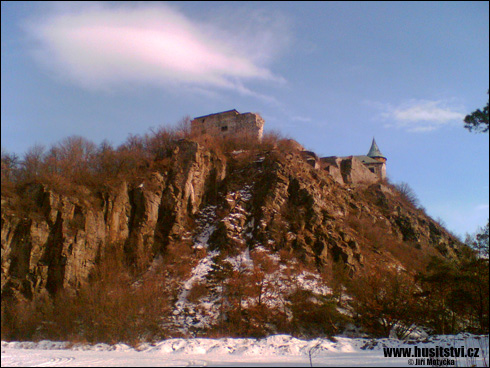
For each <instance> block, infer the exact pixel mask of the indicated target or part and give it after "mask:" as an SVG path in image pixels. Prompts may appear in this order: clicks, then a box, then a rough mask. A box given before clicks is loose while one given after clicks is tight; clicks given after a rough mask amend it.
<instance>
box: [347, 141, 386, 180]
mask: <svg viewBox="0 0 490 368" xmlns="http://www.w3.org/2000/svg"><path fill="white" fill-rule="evenodd" d="M354 157H355V158H357V159H358V160H360V161H361V162H362V163H363V164H364V166H366V167H367V168H368V169H369V171H371V172H372V173H373V174H376V176H378V178H380V179H385V178H386V160H387V158H386V157H385V156H383V154H382V153H381V151H380V150H379V147H378V145H377V144H376V141H375V140H374V138H373V143H371V148H370V149H369V152H368V154H367V155H366V156H364V155H362V156H354Z"/></svg>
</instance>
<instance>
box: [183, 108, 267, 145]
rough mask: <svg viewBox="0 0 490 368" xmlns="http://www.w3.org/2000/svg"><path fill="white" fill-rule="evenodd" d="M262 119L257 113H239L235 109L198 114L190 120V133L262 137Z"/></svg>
mask: <svg viewBox="0 0 490 368" xmlns="http://www.w3.org/2000/svg"><path fill="white" fill-rule="evenodd" d="M263 132H264V119H262V117H261V116H260V115H259V114H254V113H250V112H246V113H243V114H240V113H239V112H238V111H236V110H235V109H233V110H229V111H223V112H218V113H215V114H210V115H204V116H199V117H197V118H194V120H192V121H191V133H192V134H209V135H213V136H221V137H226V136H230V135H235V136H239V135H246V136H250V137H253V138H257V139H259V140H260V139H262V135H263Z"/></svg>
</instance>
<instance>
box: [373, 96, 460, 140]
mask: <svg viewBox="0 0 490 368" xmlns="http://www.w3.org/2000/svg"><path fill="white" fill-rule="evenodd" d="M369 104H370V105H371V106H374V107H376V108H378V109H379V110H381V113H380V115H379V117H380V119H381V120H383V121H387V123H386V124H385V127H387V128H393V127H394V128H399V129H405V130H407V131H409V132H429V131H433V130H436V129H439V128H442V127H443V126H446V125H448V124H452V123H454V122H458V123H459V122H461V121H462V120H463V119H464V114H463V113H461V112H460V111H461V110H462V109H460V108H457V107H454V106H451V105H450V104H449V103H448V102H447V101H442V100H436V101H430V100H410V101H408V102H405V103H403V104H400V105H399V106H393V105H389V104H380V103H369Z"/></svg>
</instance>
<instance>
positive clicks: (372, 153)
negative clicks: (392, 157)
mask: <svg viewBox="0 0 490 368" xmlns="http://www.w3.org/2000/svg"><path fill="white" fill-rule="evenodd" d="M367 156H368V157H372V158H376V157H381V158H384V159H385V160H386V157H385V156H383V154H382V153H381V151H380V150H379V147H378V145H377V144H376V141H375V140H374V138H373V143H372V144H371V148H370V149H369V152H368V154H367Z"/></svg>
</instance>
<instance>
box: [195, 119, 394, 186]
mask: <svg viewBox="0 0 490 368" xmlns="http://www.w3.org/2000/svg"><path fill="white" fill-rule="evenodd" d="M264 123H265V122H264V119H262V117H261V116H260V115H259V114H255V113H250V112H247V113H243V114H240V113H239V112H238V111H237V110H235V109H233V110H229V111H223V112H219V113H215V114H210V115H204V116H199V117H197V118H194V119H193V120H192V121H191V132H192V134H197V135H200V134H209V135H212V136H220V137H227V136H231V135H235V136H236V135H245V136H249V137H252V138H256V139H258V140H260V139H262V135H263V132H264ZM295 143H296V147H297V148H296V149H297V150H298V151H300V153H301V155H302V156H303V158H304V159H305V160H306V161H307V162H308V163H309V164H310V165H312V166H313V167H315V168H318V169H323V170H325V171H327V172H328V173H329V174H330V175H331V176H332V177H333V179H334V180H335V181H337V182H339V183H341V184H359V183H366V184H370V183H375V182H378V181H380V180H383V179H385V178H386V160H387V158H386V157H385V156H384V155H383V154H382V153H381V151H380V149H379V147H378V145H377V144H376V141H375V140H374V138H373V141H372V143H371V148H370V149H369V152H368V153H367V154H366V155H357V156H347V157H337V156H329V157H322V158H319V157H318V156H317V155H316V154H315V153H314V152H310V151H306V150H304V148H303V147H302V146H301V145H300V144H298V143H297V142H295Z"/></svg>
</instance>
